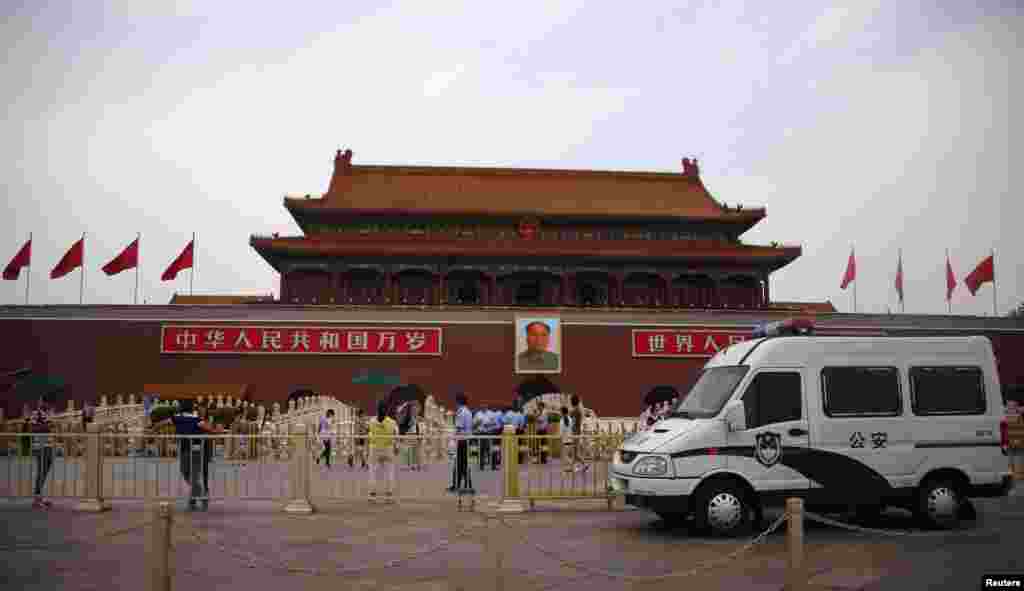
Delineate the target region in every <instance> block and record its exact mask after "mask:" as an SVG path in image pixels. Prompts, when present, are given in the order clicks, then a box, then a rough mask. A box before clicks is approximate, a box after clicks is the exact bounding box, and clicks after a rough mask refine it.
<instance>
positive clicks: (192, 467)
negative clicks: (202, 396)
mask: <svg viewBox="0 0 1024 591" xmlns="http://www.w3.org/2000/svg"><path fill="white" fill-rule="evenodd" d="M168 423H169V424H173V425H174V431H175V433H177V434H178V436H179V439H178V458H179V459H180V465H179V468H180V470H181V476H182V478H184V479H185V482H187V483H188V484H189V485H190V486H191V490H190V492H189V497H188V508H189V510H191V511H194V510H196V509H197V505H196V504H197V501H200V500H201V508H202V510H203V511H206V510H207V509H209V507H210V497H209V495H210V490H209V484H208V482H209V465H210V463H209V462H210V458H209V456H210V455H211V452H212V451H213V449H212V448H213V446H212V445H210V442H209V441H207V442H205V445H204V441H202V439H203V438H201V437H199V435H212V434H215V433H224V428H223V427H221V426H219V425H217V426H214V425H213V424H211V423H210V422H208V421H207V420H206V419H205V418H200V417H199V415H198V414H197V413H196V412H195V407H194V405H193V403H192V401H191V400H182V401H181V402H180V404H179V406H178V414H175V415H174V416H172V417H171V418H169V419H164V420H163V421H160V422H159V423H157V424H155V425H153V427H154V428H155V427H158V426H161V425H164V424H168Z"/></svg>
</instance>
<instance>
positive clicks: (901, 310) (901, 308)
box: [900, 248, 907, 314]
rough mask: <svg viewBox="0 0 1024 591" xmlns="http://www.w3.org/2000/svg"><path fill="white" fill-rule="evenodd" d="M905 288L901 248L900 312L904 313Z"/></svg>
mask: <svg viewBox="0 0 1024 591" xmlns="http://www.w3.org/2000/svg"><path fill="white" fill-rule="evenodd" d="M906 289H907V285H906V281H904V280H903V249H902V248H901V249H900V314H904V313H905V312H906V311H907V309H906V307H905V306H904V302H903V300H904V296H903V293H904V290H906Z"/></svg>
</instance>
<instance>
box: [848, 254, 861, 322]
mask: <svg viewBox="0 0 1024 591" xmlns="http://www.w3.org/2000/svg"><path fill="white" fill-rule="evenodd" d="M850 254H852V255H853V269H854V271H853V273H854V276H853V313H854V314H856V313H857V284H858V283H860V281H857V252H856V249H854V248H853V247H852V246H851V247H850Z"/></svg>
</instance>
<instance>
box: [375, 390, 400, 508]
mask: <svg viewBox="0 0 1024 591" xmlns="http://www.w3.org/2000/svg"><path fill="white" fill-rule="evenodd" d="M386 410H387V407H386V405H385V404H384V401H383V400H382V401H380V402H378V403H377V416H375V417H373V418H372V419H370V425H369V426H370V429H369V430H370V441H369V443H370V462H369V463H370V499H376V498H377V471H378V470H381V469H382V470H384V474H385V477H386V478H387V484H386V488H385V489H384V490H385V492H384V496H385V498H387V499H389V500H390V499H391V498H392V497H393V496H394V490H395V456H396V455H398V440H397V439H395V436H396V435H398V423H396V422H395V421H394V419H392V418H391V417H389V416H387V414H386Z"/></svg>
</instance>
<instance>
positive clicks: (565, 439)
mask: <svg viewBox="0 0 1024 591" xmlns="http://www.w3.org/2000/svg"><path fill="white" fill-rule="evenodd" d="M561 411H562V417H561V419H560V420H559V425H558V431H559V433H561V435H562V464H564V465H563V467H562V470H563V471H564V472H572V470H573V458H574V457H575V454H574V453H573V448H574V447H575V445H576V442H575V441H574V440H573V424H572V416H571V415H570V414H569V407H567V406H563V407H562V408H561Z"/></svg>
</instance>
